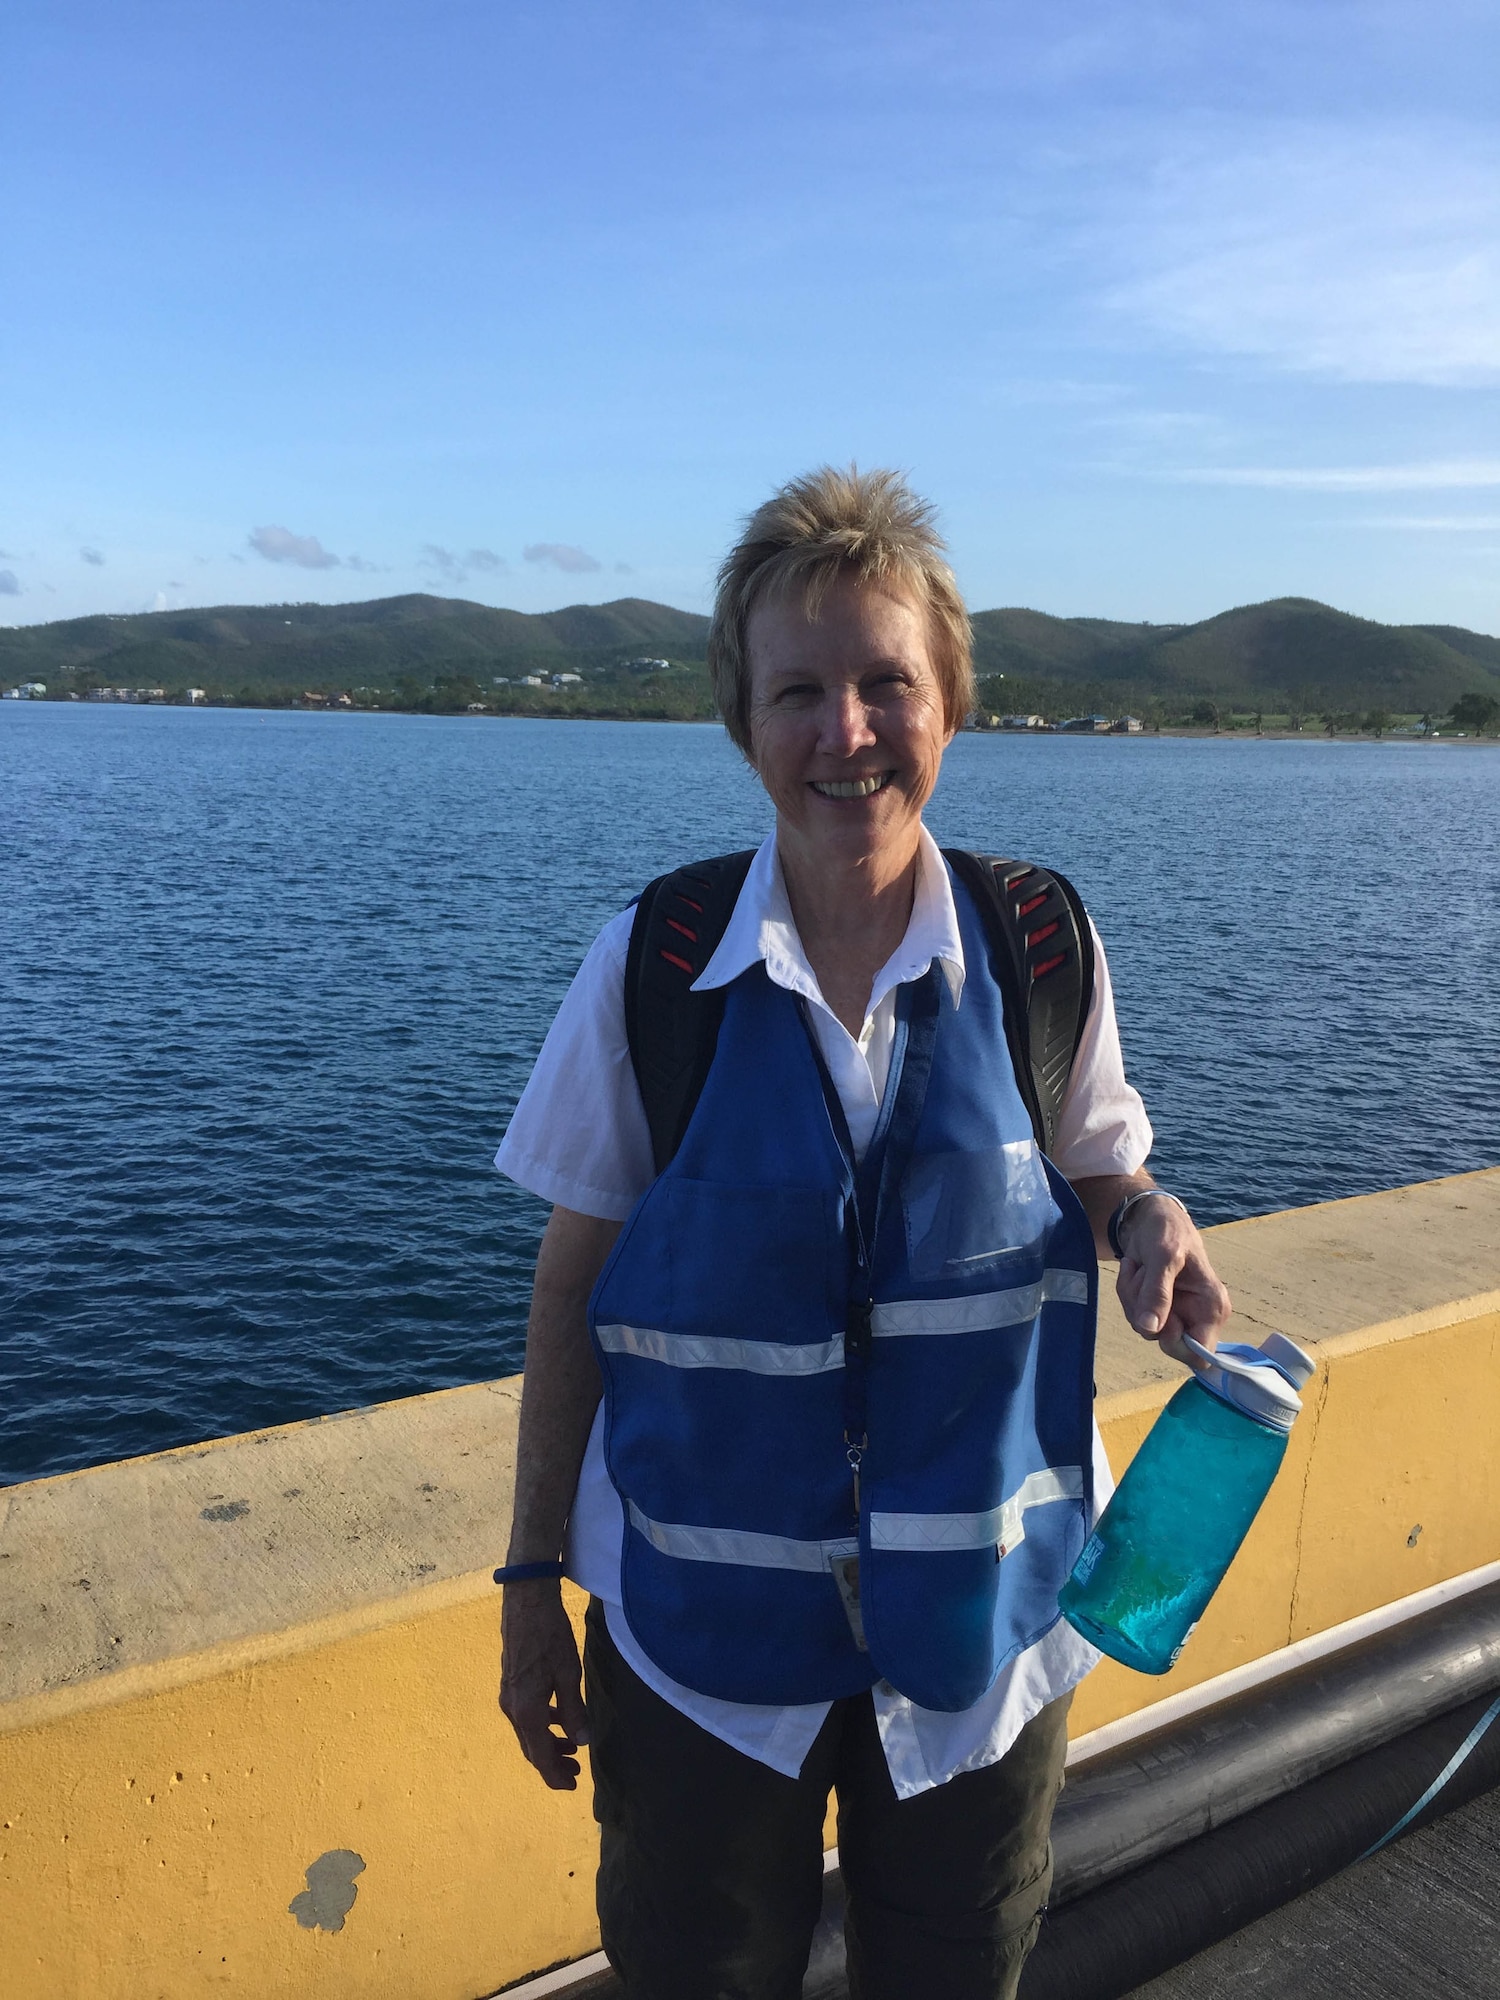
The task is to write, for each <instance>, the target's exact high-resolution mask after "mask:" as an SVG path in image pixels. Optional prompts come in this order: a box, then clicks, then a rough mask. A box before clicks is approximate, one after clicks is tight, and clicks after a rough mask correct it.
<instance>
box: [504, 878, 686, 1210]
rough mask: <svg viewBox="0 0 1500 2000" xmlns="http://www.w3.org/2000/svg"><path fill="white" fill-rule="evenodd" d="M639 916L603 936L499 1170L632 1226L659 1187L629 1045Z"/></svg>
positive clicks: (537, 1190) (574, 988)
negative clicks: (631, 959)
mask: <svg viewBox="0 0 1500 2000" xmlns="http://www.w3.org/2000/svg"><path fill="white" fill-rule="evenodd" d="M634 915H635V912H634V911H633V910H625V911H623V912H622V913H621V914H620V915H619V916H618V917H613V918H611V920H610V921H609V923H607V924H606V925H605V927H604V929H603V930H602V931H601V932H600V933H599V935H598V937H597V938H595V940H594V942H593V944H592V945H590V947H589V950H588V955H587V956H586V957H585V959H584V961H583V964H582V965H581V966H580V967H579V968H578V972H577V975H576V977H575V978H574V980H573V983H572V985H571V986H570V987H569V988H568V991H567V993H566V995H565V996H564V998H563V1003H562V1005H561V1007H559V1008H558V1010H557V1018H556V1019H555V1020H554V1021H553V1023H552V1026H551V1028H550V1029H549V1030H548V1032H547V1039H546V1041H545V1042H543V1044H542V1048H541V1053H540V1054H539V1055H538V1057H537V1059H536V1067H535V1069H533V1070H532V1072H531V1079H530V1081H529V1082H528V1083H527V1085H526V1088H525V1089H524V1090H523V1091H522V1093H521V1101H520V1103H519V1104H517V1106H516V1109H515V1115H514V1117H513V1118H512V1119H511V1121H510V1126H509V1129H508V1130H507V1132H506V1134H505V1138H504V1139H503V1141H502V1142H501V1146H500V1150H499V1152H498V1153H496V1155H495V1165H496V1166H497V1167H498V1168H499V1169H500V1171H501V1173H502V1174H504V1175H505V1176H506V1177H507V1178H508V1179H509V1180H513V1181H516V1182H517V1183H519V1185H520V1186H521V1187H523V1188H526V1189H528V1190H529V1191H530V1192H531V1193H532V1194H534V1195H539V1196H540V1197H541V1199H542V1200H543V1201H549V1202H552V1203H553V1204H554V1205H556V1206H560V1207H562V1208H571V1209H574V1210H576V1211H577V1212H578V1213H579V1214H580V1215H597V1216H601V1217H603V1218H605V1219H606V1220H608V1221H611V1222H623V1221H624V1220H625V1218H626V1216H628V1215H629V1213H630V1211H631V1209H633V1208H634V1207H635V1204H636V1203H637V1201H639V1200H640V1198H641V1196H642V1195H643V1194H644V1193H645V1191H646V1189H647V1188H648V1187H649V1186H650V1185H651V1182H652V1181H653V1180H654V1179H655V1168H654V1166H653V1163H652V1156H651V1133H650V1130H649V1128H648V1126H647V1124H646V1111H645V1107H644V1105H643V1104H642V1103H641V1093H640V1088H639V1086H638V1085H637V1083H636V1080H635V1070H634V1067H633V1066H632V1064H631V1060H630V1047H629V1044H628V1042H627V1041H626V1038H625V955H626V952H627V951H628V949H629V946H630V928H631V923H632V921H633V919H634Z"/></svg>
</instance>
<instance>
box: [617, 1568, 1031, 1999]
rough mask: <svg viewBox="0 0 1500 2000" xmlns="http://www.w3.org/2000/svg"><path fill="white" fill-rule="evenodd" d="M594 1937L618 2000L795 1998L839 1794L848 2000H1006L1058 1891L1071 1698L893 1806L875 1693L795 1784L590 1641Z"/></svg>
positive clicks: (817, 1748)
mask: <svg viewBox="0 0 1500 2000" xmlns="http://www.w3.org/2000/svg"><path fill="white" fill-rule="evenodd" d="M584 1672H585V1684H586V1693H587V1700H588V1712H589V1734H590V1749H589V1756H590V1761H591V1763H592V1766H593V1774H594V1814H595V1817H596V1818H597V1819H598V1821H599V1829H600V1839H599V1885H598V1900H599V1924H600V1928H601V1931H602V1933H603V1939H604V1949H605V1951H606V1952H607V1953H608V1954H609V1959H610V1963H611V1964H612V1965H613V1966H614V1968H615V1970H616V1972H617V1973H618V1974H619V1975H620V1978H621V1981H622V1982H623V1984H624V1987H625V1991H626V1993H627V1995H628V1996H629V2000H798V1995H799V1994H800V1993H801V1990H802V1975H803V1972H804V1970H805V1968H806V1965H807V1957H808V1950H809V1947H810V1944H811V1941H812V1934H813V1929H814V1927H815V1925H816V1923H817V1920H818V1911H819V1905H820V1900H821V1894H822V1880H823V1856H822V1849H823V1840H822V1832H823V1819H824V1814H825V1812H826V1810H827V1804H828V1794H829V1792H830V1790H832V1791H834V1792H836V1793H837V1795H838V1836H839V1861H840V1864H841V1866H842V1869H843V1875H844V1886H845V1890H846V1892H847V1897H848V1906H847V1915H846V1918H845V1939H846V1944H847V1948H848V1954H849V1988H850V1993H851V1994H852V1995H853V1996H854V2000H1012V1996H1013V1995H1014V1993H1015V1990H1016V1983H1017V1981H1018V1980H1019V1979H1020V1976H1021V1967H1022V1965H1023V1964H1024V1962H1025V1959H1026V1954H1027V1952H1028V1951H1029V1950H1030V1949H1031V1946H1032V1944H1033V1942H1034V1941H1035V1938H1036V1933H1037V1927H1038V1925H1039V1924H1040V1922H1041V1915H1042V1910H1043V1907H1044V1906H1045V1904H1046V1900H1047V1894H1048V1891H1049V1889H1050V1887H1051V1883H1052V1851H1051V1846H1050V1843H1049V1841H1048V1838H1047V1832H1048V1828H1049V1826H1050V1824H1051V1820H1052V1808H1053V1805H1054V1803H1055V1802H1056V1798H1057V1794H1058V1791H1059V1789H1060V1788H1061V1784H1062V1767H1063V1757H1064V1754H1065V1752H1066V1750H1067V1711H1068V1698H1064V1699H1063V1700H1061V1701H1055V1702H1052V1703H1051V1704H1050V1705H1049V1706H1048V1707H1047V1708H1044V1709H1043V1710H1042V1712H1041V1714H1040V1715H1038V1716H1036V1717H1035V1718H1034V1719H1033V1720H1032V1721H1031V1722H1029V1723H1028V1724H1027V1725H1026V1727H1025V1728H1024V1729H1023V1730H1022V1731H1021V1734H1020V1736H1019V1737H1018V1738H1017V1739H1016V1742H1015V1743H1014V1745H1013V1746H1012V1747H1011V1749H1010V1750H1009V1751H1007V1753H1006V1754H1005V1756H1004V1757H1002V1758H1001V1759H1000V1761H999V1762H998V1763H996V1764H991V1765H990V1766H989V1767H988V1768H987V1769H985V1770H983V1771H969V1772H965V1773H963V1774H962V1775H960V1776H959V1777H956V1778H950V1779H949V1781H948V1782H947V1784H945V1785H939V1786H937V1787H936V1788H935V1789H934V1790H932V1791H928V1792H921V1793H919V1794H918V1795H917V1796H916V1797H915V1798H912V1799H898V1798H897V1797H896V1793H895V1788H894V1787H893V1785H892V1784H891V1779H890V1773H889V1771H888V1770H887V1768H886V1761H885V1753H884V1751H883V1750H882V1748H881V1744H880V1735H879V1731H878V1730H877V1728H876V1724H875V1710H874V1703H873V1702H872V1700H871V1698H870V1696H869V1695H868V1694H862V1695H854V1696H851V1697H849V1698H848V1699H847V1700H844V1701H836V1702H835V1703H834V1705H833V1708H832V1711H831V1713H830V1714H829V1717H828V1720H827V1721H826V1722H825V1723H824V1725H823V1727H822V1729H821V1730H820V1731H819V1733H818V1737H817V1740H816V1742H815V1743H814V1744H813V1746H812V1749H811V1750H810V1751H809V1752H808V1755H807V1758H806V1761H805V1762H804V1764H803V1767H802V1771H801V1774H800V1775H799V1776H798V1777H796V1778H787V1777H784V1776H783V1775H782V1774H781V1773H780V1772H779V1771H773V1770H771V1769H770V1767H769V1766H768V1765H765V1764H760V1763H757V1762H756V1761H755V1759H754V1758H753V1757H747V1756H745V1755H744V1754H743V1752H741V1751H739V1750H734V1749H731V1748H730V1746H729V1745H728V1744H727V1743H721V1742H720V1741H719V1739H718V1737H716V1736H711V1735H709V1733H708V1732H707V1730H704V1729H700V1728H699V1726H698V1725H697V1723H695V1722H690V1721H689V1720H688V1718H687V1717H686V1716H685V1715H682V1714H680V1713H679V1712H678V1710H676V1709H675V1708H673V1707H672V1705H671V1703H670V1702H666V1701H663V1700H662V1698H661V1697H660V1695H658V1694H655V1693H653V1692H652V1690H651V1689H650V1688H648V1687H647V1686H646V1684H645V1682H644V1681H642V1680H641V1678H640V1676H639V1675H638V1674H636V1673H634V1672H633V1671H632V1669H631V1668H630V1667H629V1666H627V1665H626V1663H625V1661H624V1660H623V1659H622V1658H621V1657H620V1654H619V1651H618V1649H617V1648H616V1647H615V1645H614V1643H613V1641H612V1640H611V1639H610V1636H609V1632H608V1629H607V1628H606V1625H605V1622H604V1609H603V1606H602V1605H601V1604H599V1603H598V1602H597V1601H596V1602H594V1603H592V1604H591V1605H590V1606H589V1613H588V1623H587V1636H586V1641H585V1646H584Z"/></svg>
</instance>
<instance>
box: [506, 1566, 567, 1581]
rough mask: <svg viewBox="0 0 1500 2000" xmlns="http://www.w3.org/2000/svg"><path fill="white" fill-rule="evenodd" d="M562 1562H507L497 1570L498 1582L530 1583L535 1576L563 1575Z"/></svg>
mask: <svg viewBox="0 0 1500 2000" xmlns="http://www.w3.org/2000/svg"><path fill="white" fill-rule="evenodd" d="M562 1573H563V1566H562V1564H561V1563H560V1562H538V1563H507V1564H506V1565H505V1567H504V1568H503V1569H497V1570H496V1571H495V1581H496V1583H529V1582H530V1581H531V1579H532V1578H533V1577H534V1576H561V1575H562Z"/></svg>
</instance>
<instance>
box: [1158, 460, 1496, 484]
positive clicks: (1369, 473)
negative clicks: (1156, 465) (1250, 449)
mask: <svg viewBox="0 0 1500 2000" xmlns="http://www.w3.org/2000/svg"><path fill="white" fill-rule="evenodd" d="M1168 477H1169V478H1172V479H1179V480H1184V481H1186V482H1187V483H1188V484H1190V485H1194V486H1257V487H1283V488H1287V489H1290V490H1293V491H1300V492H1304V493H1422V492H1433V491H1437V490H1441V489H1449V490H1457V489H1458V488H1460V487H1481V486H1500V459H1493V458H1455V459H1430V460H1428V461H1426V462H1425V463H1421V464H1416V465H1214V466H1199V467H1196V468H1190V469H1187V470H1184V471H1181V472H1174V473H1170V474H1169V475H1168Z"/></svg>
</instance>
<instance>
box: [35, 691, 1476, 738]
mask: <svg viewBox="0 0 1500 2000" xmlns="http://www.w3.org/2000/svg"><path fill="white" fill-rule="evenodd" d="M33 705H35V706H39V707H46V708H73V707H78V708H85V707H86V708H89V709H110V710H114V709H123V710H127V711H135V710H139V709H149V710H152V711H155V712H160V711H161V710H163V709H170V710H172V711H174V712H181V713H186V712H193V713H214V714H226V713H227V714H231V715H298V716H355V715H363V716H375V715H388V716H408V717H412V718H415V719H416V720H419V721H423V722H623V723H657V724H668V725H670V726H672V727H674V728H678V727H687V728H700V729H702V728H718V729H722V728H723V726H724V725H723V722H722V720H721V719H720V718H719V717H718V716H707V715H620V714H611V713H608V712H604V711H598V710H591V711H586V712H580V711H577V710H571V711H566V712H563V713H556V712H554V713H550V714H549V713H546V712H539V713H532V712H529V711H525V710H516V709H507V710H497V709H484V710H481V711H479V712H477V713H470V712H467V711H464V710H448V711H444V710H437V711H434V710H430V709H420V708H355V707H351V708H334V707H323V706H315V707H305V706H303V705H302V704H301V703H291V702H288V703H286V704H285V705H276V706H265V707H257V706H254V705H252V704H249V703H244V704H242V703H239V702H230V701H217V702H216V701H201V702H186V701H151V702H84V701H81V700H79V699H78V698H77V697H76V696H74V697H67V696H62V697H59V696H52V695H48V696H43V697H40V698H33V700H32V701H30V702H27V703H26V704H25V706H26V707H28V708H29V707H31V706H33ZM16 706H17V707H20V706H22V704H20V703H17V704H16ZM3 712H4V710H3V708H0V713H3ZM969 736H978V737H1003V738H1006V739H1008V740H1011V741H1023V742H1024V741H1029V740H1033V739H1040V740H1044V741H1047V742H1054V741H1059V740H1067V741H1072V742H1085V743H1100V742H1112V743H1113V742H1118V743H1149V742H1164V741H1172V742H1201V741H1212V740H1213V739H1215V738H1217V739H1218V740H1220V741H1222V742H1225V743H1236V742H1237V743H1256V742H1263V743H1370V744H1385V745H1390V746H1393V747H1396V748H1405V747H1407V746H1408V745H1411V744H1423V745H1426V746H1429V747H1436V748H1440V749H1450V748H1451V749H1456V748H1464V749H1496V748H1500V736H1477V735H1473V734H1468V733H1459V732H1457V731H1455V732H1453V733H1449V732H1448V731H1436V732H1434V733H1433V734H1432V735H1430V736H1428V735H1418V734H1406V733H1404V732H1402V731H1399V730H1387V731H1384V732H1382V734H1381V735H1379V736H1375V735H1373V734H1372V733H1371V732H1370V731H1369V730H1343V729H1341V730H1337V731H1333V732H1330V731H1328V730H1326V729H1316V730H1315V729H1300V730H1299V729H1259V730H1254V729H1210V728H1209V727H1207V726H1206V725H1204V724H1197V723H1182V724H1175V723H1164V724H1163V725H1162V726H1161V727H1160V728H1159V729H1141V730H1133V731H1125V730H1099V731H1090V730H1081V729H1060V728H1051V729H961V730H959V731H958V735H957V737H956V738H955V741H956V740H958V737H969Z"/></svg>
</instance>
